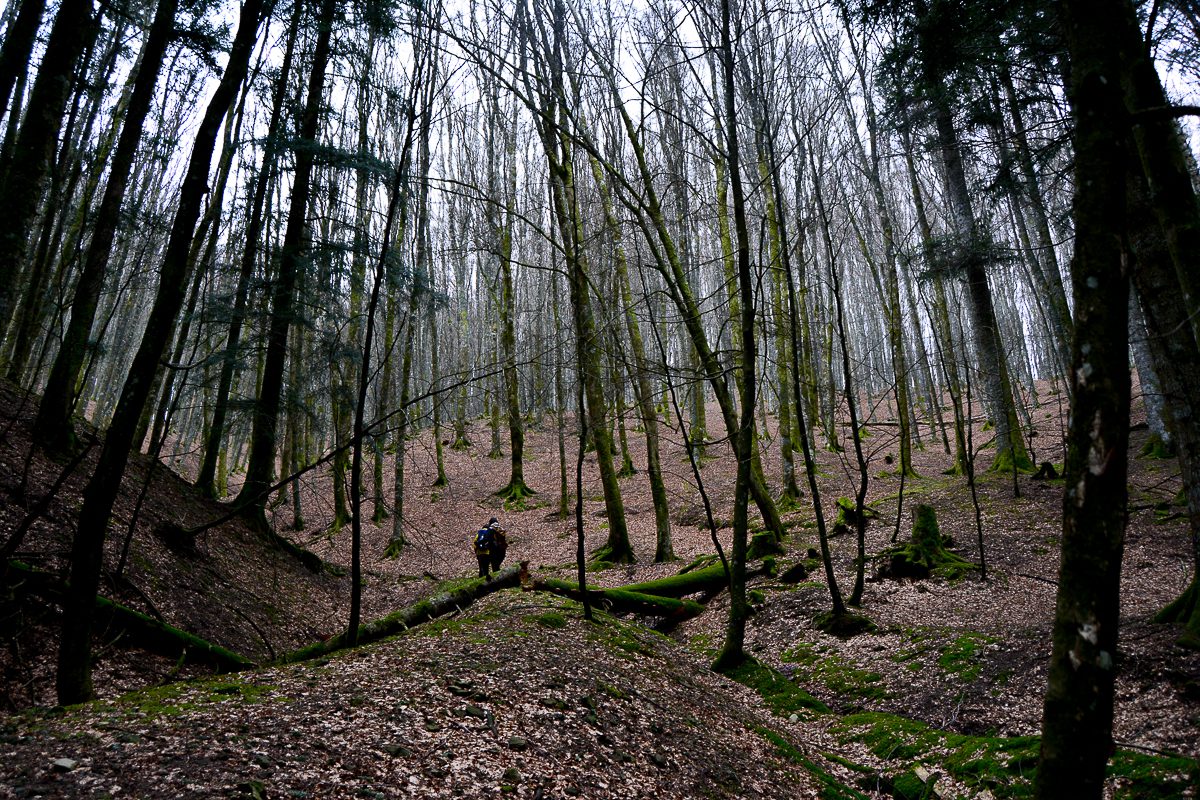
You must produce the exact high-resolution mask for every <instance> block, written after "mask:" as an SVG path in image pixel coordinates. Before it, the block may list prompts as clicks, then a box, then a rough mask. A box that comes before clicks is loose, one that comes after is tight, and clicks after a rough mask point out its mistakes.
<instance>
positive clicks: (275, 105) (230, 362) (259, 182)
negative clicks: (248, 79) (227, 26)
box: [196, 0, 304, 497]
mask: <svg viewBox="0 0 1200 800" xmlns="http://www.w3.org/2000/svg"><path fill="white" fill-rule="evenodd" d="M303 9H304V3H303V2H302V0H295V3H294V5H293V9H292V18H291V22H290V23H289V24H288V36H287V44H286V45H285V47H284V52H283V62H282V65H281V67H280V71H279V78H278V80H276V82H275V87H274V90H273V96H272V98H271V115H270V117H269V120H270V121H269V122H268V124H267V136H266V139H265V142H266V144H265V147H264V149H263V163H262V167H261V168H260V169H259V170H258V173H257V174H256V176H255V177H254V178H253V179H252V180H251V187H252V189H251V190H250V194H251V196H252V199H251V201H250V208H249V210H248V211H247V218H246V233H245V236H246V248H245V250H243V251H242V257H241V263H240V270H239V272H238V279H237V287H236V288H235V289H234V298H233V311H232V314H231V319H230V321H229V334H228V336H227V338H226V340H225V352H224V357H223V358H222V359H221V375H220V377H219V378H218V379H217V396H216V398H215V400H214V401H213V420H212V425H211V426H210V427H209V431H208V436H207V437H206V439H205V442H204V457H203V459H202V460H201V463H200V472H199V475H198V476H197V477H196V486H197V487H199V489H200V491H202V492H204V493H205V494H207V495H209V496H210V497H211V496H217V495H218V493H217V492H216V491H215V486H214V483H213V479H214V476H215V474H216V469H217V458H218V454H219V453H223V452H225V450H224V448H223V446H222V440H223V437H224V436H225V420H226V418H227V416H228V413H229V392H230V390H231V389H232V387H233V378H234V372H235V371H236V369H237V363H238V350H239V347H240V345H241V340H242V326H243V325H244V324H245V318H246V307H247V305H248V302H249V295H250V279H251V276H252V275H253V274H254V265H255V262H256V260H257V259H258V254H259V251H260V248H261V242H260V240H261V238H262V234H263V225H264V213H263V211H264V207H265V206H266V203H267V199H268V192H269V190H270V187H271V185H272V182H273V176H274V173H275V164H276V159H277V157H278V152H279V148H278V145H277V144H276V142H277V141H278V139H279V131H280V127H281V125H282V123H283V102H284V99H285V96H286V90H287V87H288V85H289V79H290V77H291V73H292V59H293V57H294V55H295V51H296V36H297V34H298V33H299V30H300V19H301V15H302V13H303Z"/></svg>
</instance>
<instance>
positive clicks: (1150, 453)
mask: <svg viewBox="0 0 1200 800" xmlns="http://www.w3.org/2000/svg"><path fill="white" fill-rule="evenodd" d="M1139 455H1140V456H1141V457H1142V458H1158V459H1171V458H1174V457H1175V455H1176V453H1175V443H1174V442H1167V441H1164V440H1163V438H1162V437H1161V436H1159V435H1158V434H1157V433H1152V434H1150V436H1149V437H1148V438H1147V439H1146V443H1145V444H1144V445H1142V449H1141V450H1140V451H1139Z"/></svg>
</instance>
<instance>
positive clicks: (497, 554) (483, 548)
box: [474, 517, 508, 578]
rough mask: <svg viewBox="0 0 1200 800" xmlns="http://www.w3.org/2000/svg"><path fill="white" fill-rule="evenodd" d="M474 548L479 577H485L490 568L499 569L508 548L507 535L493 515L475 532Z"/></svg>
mask: <svg viewBox="0 0 1200 800" xmlns="http://www.w3.org/2000/svg"><path fill="white" fill-rule="evenodd" d="M474 548H475V559H476V560H477V561H478V562H479V577H481V578H486V577H487V576H488V573H489V571H490V570H493V569H494V570H499V569H500V563H501V562H502V561H504V554H505V552H506V551H507V550H508V537H507V536H506V535H505V534H504V529H503V528H501V527H500V523H499V521H498V520H497V519H496V518H495V517H492V518H491V519H489V520H488V523H487V525H484V526H483V527H482V528H480V529H479V530H478V531H477V532H476V533H475V542H474ZM493 565H494V566H493Z"/></svg>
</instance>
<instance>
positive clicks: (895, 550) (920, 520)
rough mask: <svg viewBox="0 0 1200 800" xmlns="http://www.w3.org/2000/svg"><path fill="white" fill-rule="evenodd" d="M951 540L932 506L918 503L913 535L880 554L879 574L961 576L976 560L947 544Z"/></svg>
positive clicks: (914, 576) (918, 576)
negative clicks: (964, 556)
mask: <svg viewBox="0 0 1200 800" xmlns="http://www.w3.org/2000/svg"><path fill="white" fill-rule="evenodd" d="M949 544H950V540H949V539H948V538H947V537H945V536H943V535H942V532H941V530H940V529H939V528H938V522H937V512H936V511H934V509H933V506H929V505H925V504H919V505H917V506H916V508H915V509H913V527H912V538H911V539H909V541H907V542H902V543H900V544H897V545H893V546H891V547H889V548H887V549H886V550H884V551H883V552H882V553H881V554H880V559H881V561H882V563H881V565H880V566H879V569H878V575H879V577H882V578H913V579H921V578H928V577H929V576H931V575H937V576H939V577H943V578H950V579H954V578H959V577H961V576H962V575H963V574H965V573H967V572H969V571H971V570H973V569H975V568H976V566H975V564H973V563H971V562H970V561H967V560H966V559H965V558H963V557H962V556H959V555H956V554H954V553H951V552H950V551H949V550H947V549H946V548H947V547H948V546H949Z"/></svg>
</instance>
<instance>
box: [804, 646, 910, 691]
mask: <svg viewBox="0 0 1200 800" xmlns="http://www.w3.org/2000/svg"><path fill="white" fill-rule="evenodd" d="M782 658H783V660H784V661H785V662H788V663H790V664H795V665H796V672H795V677H796V679H797V680H799V681H801V682H803V683H808V684H810V685H812V684H817V685H820V686H823V687H825V688H826V689H828V690H829V691H830V692H832V693H834V694H836V695H838V696H839V697H843V698H846V699H848V700H852V701H861V700H882V699H883V698H884V697H886V696H887V692H886V691H885V690H884V688H883V686H882V685H881V684H882V682H883V675H881V674H880V673H878V672H872V671H870V670H864V669H859V668H858V667H856V666H855V665H853V664H851V663H850V662H849V661H846V660H845V659H843V658H842V657H841V656H839V655H838V654H837V653H835V652H833V651H831V650H826V649H825V648H822V647H819V646H817V645H812V644H809V643H807V642H801V643H800V644H798V645H796V646H795V647H793V648H792V649H790V650H785V651H784V652H783V654H782Z"/></svg>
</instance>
